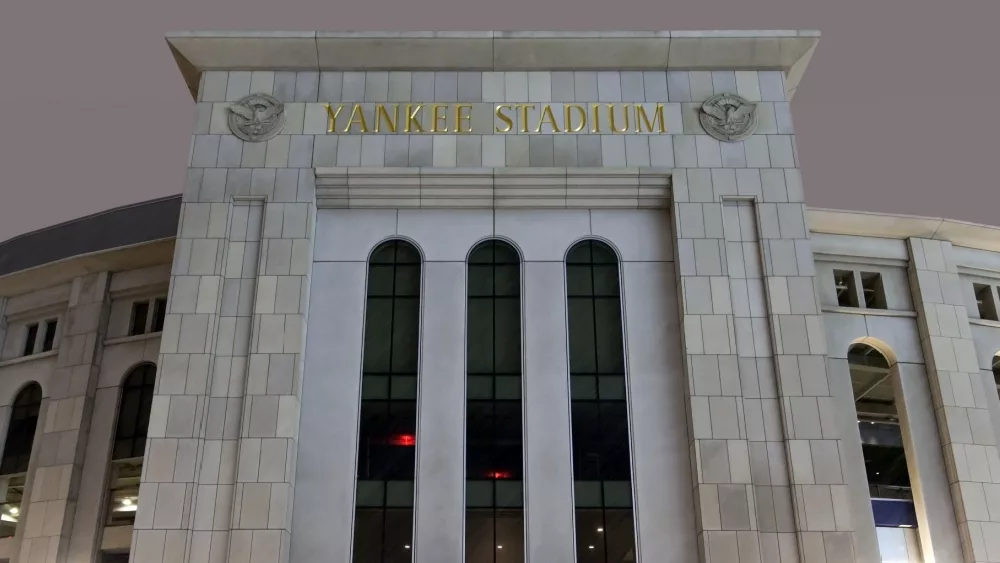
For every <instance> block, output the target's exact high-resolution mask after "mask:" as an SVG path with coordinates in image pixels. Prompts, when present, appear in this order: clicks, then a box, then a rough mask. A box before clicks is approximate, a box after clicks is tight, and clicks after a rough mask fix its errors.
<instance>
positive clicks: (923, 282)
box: [908, 239, 1000, 563]
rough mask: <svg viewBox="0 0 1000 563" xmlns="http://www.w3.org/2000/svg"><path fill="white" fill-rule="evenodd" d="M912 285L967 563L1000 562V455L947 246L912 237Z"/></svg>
mask: <svg viewBox="0 0 1000 563" xmlns="http://www.w3.org/2000/svg"><path fill="white" fill-rule="evenodd" d="M908 242H909V249H910V258H911V260H910V271H909V275H910V286H911V291H912V294H913V302H914V305H915V307H916V309H917V313H918V314H919V322H918V327H919V330H920V342H921V348H922V349H923V352H924V359H925V365H926V367H927V378H928V382H929V384H930V388H931V398H932V402H933V405H934V413H935V415H936V418H937V425H938V431H939V432H938V433H939V435H940V438H941V448H942V453H943V457H944V462H945V470H946V471H947V474H948V482H949V484H950V486H951V495H952V501H953V504H954V507H955V517H956V520H957V521H958V528H959V533H960V534H961V537H962V551H963V555H964V559H965V561H966V563H986V562H990V563H993V562H997V561H1000V539H998V533H1000V505H998V504H997V503H996V502H995V501H994V499H995V498H996V495H997V494H998V493H1000V455H998V451H997V443H996V435H995V434H994V431H993V426H992V424H991V422H990V413H989V405H988V403H987V402H986V398H985V397H986V393H991V392H993V390H992V389H984V388H983V382H982V378H981V377H980V374H979V363H978V360H977V358H976V350H975V345H974V343H973V340H972V331H971V329H970V328H969V316H968V312H967V311H966V308H965V303H964V301H963V299H962V292H961V284H960V280H959V276H958V269H957V266H956V264H955V261H954V258H953V257H952V245H951V243H950V242H943V241H936V240H927V239H909V241H908Z"/></svg>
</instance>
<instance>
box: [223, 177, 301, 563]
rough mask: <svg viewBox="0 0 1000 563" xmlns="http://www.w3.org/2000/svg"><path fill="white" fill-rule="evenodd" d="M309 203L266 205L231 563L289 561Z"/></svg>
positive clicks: (231, 541)
mask: <svg viewBox="0 0 1000 563" xmlns="http://www.w3.org/2000/svg"><path fill="white" fill-rule="evenodd" d="M293 172H294V171H293ZM306 173H309V174H311V171H308V172H306ZM308 199H309V201H294V202H288V201H285V202H281V203H279V202H274V203H267V204H266V205H264V209H263V218H264V224H263V233H262V238H261V242H260V263H259V266H258V267H257V270H256V275H257V279H256V288H255V292H254V300H253V315H252V317H251V319H252V321H251V322H252V326H251V327H250V334H251V338H250V342H249V347H248V349H249V373H248V377H247V379H246V382H245V386H244V387H243V389H242V391H243V393H244V395H245V399H244V401H243V413H242V429H241V431H240V440H239V458H238V464H237V470H236V479H235V482H236V487H235V490H234V499H233V521H232V530H233V535H232V538H231V540H230V543H231V546H230V551H229V559H228V561H230V562H231V563H239V562H245V563H249V562H251V561H253V562H254V563H256V562H258V561H260V562H263V561H266V562H274V563H279V562H280V563H284V562H286V561H288V551H289V546H290V534H291V522H292V499H293V490H294V478H295V455H296V448H297V445H298V440H297V437H298V428H299V405H300V402H299V397H300V393H301V388H302V367H303V359H304V352H305V338H304V336H305V330H306V313H307V309H306V307H307V303H308V295H309V272H310V268H311V265H312V255H311V246H310V243H311V238H312V232H313V220H314V219H313V218H314V215H315V213H314V208H313V205H314V204H313V203H312V197H311V195H310V197H309V198H308ZM247 265H248V264H247V262H246V261H244V266H247ZM229 273H230V272H228V271H227V275H228V274H229ZM244 273H245V270H244ZM230 381H231V385H232V384H235V385H233V387H236V388H237V389H238V388H239V387H240V384H239V383H237V382H236V381H235V380H234V379H231V380H230ZM233 387H231V390H233Z"/></svg>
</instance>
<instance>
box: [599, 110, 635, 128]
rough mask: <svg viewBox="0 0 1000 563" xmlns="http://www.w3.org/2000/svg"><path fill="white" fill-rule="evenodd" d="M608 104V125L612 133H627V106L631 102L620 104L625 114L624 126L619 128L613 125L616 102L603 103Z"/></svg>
mask: <svg viewBox="0 0 1000 563" xmlns="http://www.w3.org/2000/svg"><path fill="white" fill-rule="evenodd" d="M604 105H606V106H608V115H609V116H611V117H610V118H609V120H610V127H611V132H612V133H627V132H628V107H629V106H630V105H632V104H622V113H623V114H624V115H625V126H624V127H622V128H621V129H619V128H618V127H616V126H615V105H617V104H604Z"/></svg>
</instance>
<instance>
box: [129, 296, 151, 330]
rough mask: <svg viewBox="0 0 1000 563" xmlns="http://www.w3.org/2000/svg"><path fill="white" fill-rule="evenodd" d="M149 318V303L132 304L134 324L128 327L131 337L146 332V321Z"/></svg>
mask: <svg viewBox="0 0 1000 563" xmlns="http://www.w3.org/2000/svg"><path fill="white" fill-rule="evenodd" d="M148 318H149V301H140V302H138V303H133V304H132V323H131V324H130V325H129V327H128V333H129V335H130V336H134V335H136V334H144V333H145V332H146V320H147V319H148Z"/></svg>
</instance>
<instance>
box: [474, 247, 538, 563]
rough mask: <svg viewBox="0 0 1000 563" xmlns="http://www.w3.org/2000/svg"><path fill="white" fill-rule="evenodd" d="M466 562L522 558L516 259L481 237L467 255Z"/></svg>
mask: <svg viewBox="0 0 1000 563" xmlns="http://www.w3.org/2000/svg"><path fill="white" fill-rule="evenodd" d="M468 268H469V272H468V294H467V299H468V312H467V314H468V322H467V326H468V328H467V330H466V346H467V349H466V352H467V353H466V361H467V366H466V372H467V378H468V379H467V390H466V396H467V401H468V404H467V405H466V417H467V418H466V432H465V434H466V456H467V457H466V469H465V471H466V477H465V478H466V480H467V482H466V516H465V535H466V539H465V563H520V562H522V561H524V469H523V468H524V458H523V435H524V432H523V429H522V415H521V260H520V258H519V257H518V255H517V252H516V251H515V250H514V248H513V247H511V246H510V245H509V244H507V243H504V242H501V241H487V242H484V243H482V244H480V245H479V246H477V247H476V248H475V249H473V251H472V253H471V254H470V255H469V264H468Z"/></svg>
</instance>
